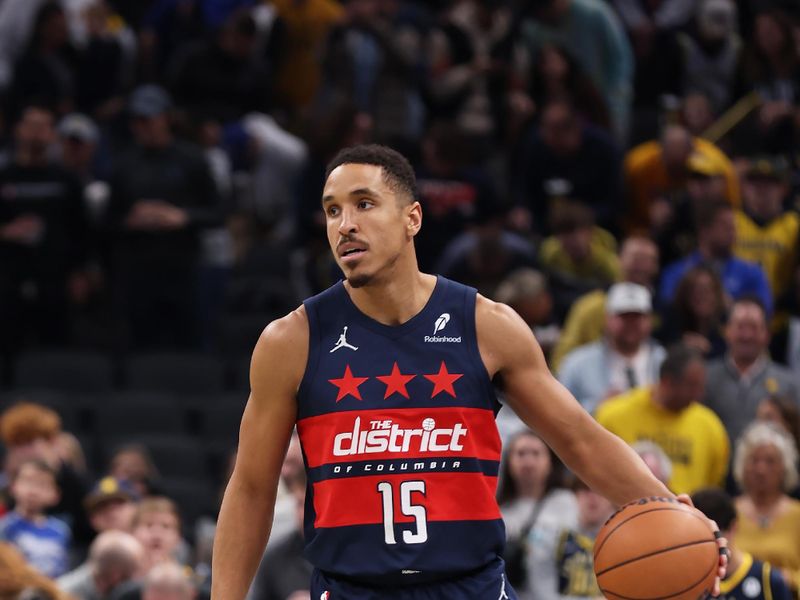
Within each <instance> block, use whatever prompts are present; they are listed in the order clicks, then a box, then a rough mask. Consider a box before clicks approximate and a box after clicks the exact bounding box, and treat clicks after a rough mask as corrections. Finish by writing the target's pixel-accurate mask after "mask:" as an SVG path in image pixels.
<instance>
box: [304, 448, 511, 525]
mask: <svg viewBox="0 0 800 600" xmlns="http://www.w3.org/2000/svg"><path fill="white" fill-rule="evenodd" d="M416 462H426V463H427V462H429V461H428V460H426V461H416ZM437 462H440V461H437ZM413 480H419V481H424V482H425V494H424V495H423V494H422V493H420V492H413V493H412V495H411V503H412V504H413V505H420V506H424V507H425V511H426V513H427V520H428V521H486V520H491V519H499V518H500V509H499V508H498V507H497V501H496V500H495V490H496V488H497V477H489V476H487V475H483V474H482V473H420V474H419V476H418V477H414V476H413V474H411V473H404V474H402V475H370V476H366V477H348V478H342V479H328V480H326V481H321V482H319V483H315V484H314V511H315V512H316V519H315V520H314V527H347V526H349V525H372V524H376V523H383V502H382V496H381V493H380V492H379V491H378V484H379V483H380V482H382V481H388V482H390V483H391V484H392V493H393V496H394V502H393V506H394V519H393V520H394V522H395V523H410V522H413V521H414V517H413V516H406V515H404V514H403V513H402V511H401V508H400V507H401V504H400V492H399V489H400V483H401V482H403V481H413Z"/></svg>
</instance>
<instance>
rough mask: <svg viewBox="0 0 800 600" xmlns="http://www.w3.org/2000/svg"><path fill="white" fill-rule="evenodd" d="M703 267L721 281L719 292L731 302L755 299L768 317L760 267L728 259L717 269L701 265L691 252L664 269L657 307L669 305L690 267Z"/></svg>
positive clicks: (768, 305) (769, 307)
mask: <svg viewBox="0 0 800 600" xmlns="http://www.w3.org/2000/svg"><path fill="white" fill-rule="evenodd" d="M704 263H705V264H708V265H709V266H711V268H712V269H714V271H716V272H717V275H719V277H720V279H721V280H722V288H723V289H724V290H725V292H726V293H727V294H729V295H730V296H731V297H732V298H733V299H734V300H736V299H738V298H741V297H742V296H747V295H752V296H756V297H757V298H758V299H759V300H761V302H762V303H763V304H764V308H765V309H766V311H767V314H772V291H771V290H770V288H769V283H768V282H767V277H766V275H764V271H763V270H762V269H761V267H760V266H758V265H757V264H756V263H752V262H748V261H746V260H742V259H740V258H736V257H735V256H732V257H730V258H729V259H727V260H726V261H724V262H723V263H722V265H721V268H719V267H717V264H716V263H713V262H708V261H705V259H704V258H703V257H702V255H701V254H700V252H694V253H693V254H690V255H689V256H687V257H686V258H683V259H681V260H679V261H676V262H674V263H672V264H671V265H669V266H668V267H667V268H666V269H664V274H663V275H662V276H661V288H660V289H659V293H658V296H659V299H660V301H661V303H662V304H664V305H666V304H669V303H670V302H672V299H673V298H674V297H675V291H676V290H677V289H678V284H679V283H680V281H681V278H682V277H683V276H684V275H685V274H686V272H687V271H688V270H689V269H691V268H692V267H694V266H696V265H699V264H704Z"/></svg>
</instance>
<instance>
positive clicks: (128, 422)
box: [95, 392, 187, 438]
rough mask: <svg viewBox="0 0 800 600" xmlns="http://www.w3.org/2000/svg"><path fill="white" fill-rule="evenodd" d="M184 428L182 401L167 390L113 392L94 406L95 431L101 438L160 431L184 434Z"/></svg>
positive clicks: (184, 416) (184, 414) (185, 422)
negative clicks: (98, 404) (160, 391)
mask: <svg viewBox="0 0 800 600" xmlns="http://www.w3.org/2000/svg"><path fill="white" fill-rule="evenodd" d="M186 431H187V418H186V413H185V411H184V409H183V407H182V405H181V404H180V403H178V402H177V401H176V400H175V398H174V397H173V396H171V395H169V394H162V393H156V392H124V393H117V394H112V395H110V396H109V397H108V399H107V401H106V402H105V403H103V405H101V406H97V407H96V409H95V432H96V433H97V435H98V436H100V437H104V438H105V437H111V438H118V437H122V436H129V435H136V434H140V435H151V434H162V433H163V434H178V435H183V434H184V433H186Z"/></svg>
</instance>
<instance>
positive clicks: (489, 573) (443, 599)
mask: <svg viewBox="0 0 800 600" xmlns="http://www.w3.org/2000/svg"><path fill="white" fill-rule="evenodd" d="M389 599H391V600H517V595H516V594H515V593H514V590H513V589H511V585H510V584H509V583H508V582H507V581H506V576H505V564H504V563H503V561H502V560H500V559H498V560H496V561H494V562H492V563H490V564H488V565H487V566H486V567H485V568H484V569H482V570H480V571H475V572H472V573H470V574H469V575H466V576H464V577H462V578H457V579H448V580H447V581H439V582H436V583H424V584H417V585H411V586H404V587H396V588H389V587H385V588H383V587H382V588H377V587H370V586H366V585H361V584H357V583H353V582H350V581H342V580H341V579H337V578H335V577H334V576H331V575H328V574H325V573H322V572H321V571H319V570H318V569H314V573H313V574H312V575H311V600H389Z"/></svg>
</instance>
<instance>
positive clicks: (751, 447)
mask: <svg viewBox="0 0 800 600" xmlns="http://www.w3.org/2000/svg"><path fill="white" fill-rule="evenodd" d="M733 476H734V478H735V479H736V483H737V484H738V485H739V487H740V489H741V490H742V492H743V493H742V495H741V496H739V497H738V498H737V499H736V512H737V513H738V517H739V518H738V524H739V525H738V531H737V534H736V545H737V547H738V548H739V549H740V550H743V551H745V552H749V553H750V554H752V555H753V556H754V557H755V558H757V559H759V560H762V561H765V562H769V563H771V564H772V565H773V566H775V567H779V568H780V569H781V571H782V573H783V576H784V578H785V579H786V582H787V583H788V584H789V585H790V587H791V588H792V590H793V592H794V593H795V594H796V593H797V590H798V582H800V502H798V501H797V500H795V499H793V498H790V497H789V495H788V493H787V492H788V491H789V490H792V489H793V488H794V487H795V486H796V485H797V482H798V472H797V447H796V446H795V443H794V440H793V439H792V438H791V436H790V435H789V434H788V433H786V432H785V431H784V430H783V429H781V428H780V427H777V426H776V425H774V424H772V423H765V422H755V423H753V424H752V425H750V426H749V427H748V428H747V429H746V430H745V432H744V433H743V434H742V436H741V437H740V438H739V440H738V442H737V443H736V453H735V455H734V461H733Z"/></svg>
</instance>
